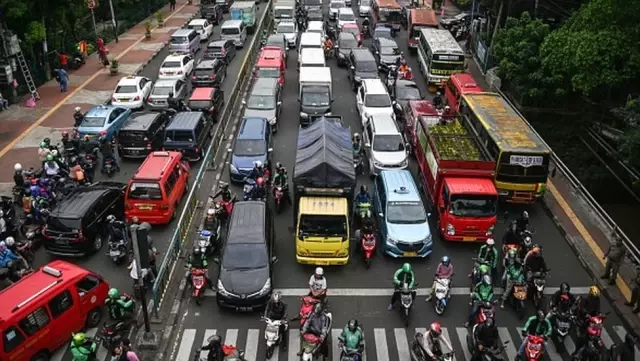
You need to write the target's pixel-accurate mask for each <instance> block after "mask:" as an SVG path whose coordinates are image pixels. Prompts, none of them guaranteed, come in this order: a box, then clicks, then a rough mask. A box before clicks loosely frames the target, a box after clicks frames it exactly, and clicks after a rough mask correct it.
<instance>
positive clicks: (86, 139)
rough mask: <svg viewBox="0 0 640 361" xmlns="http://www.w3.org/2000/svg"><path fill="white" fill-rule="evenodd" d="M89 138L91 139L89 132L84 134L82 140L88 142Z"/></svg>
mask: <svg viewBox="0 0 640 361" xmlns="http://www.w3.org/2000/svg"><path fill="white" fill-rule="evenodd" d="M90 140H91V136H90V135H89V134H87V135H85V136H84V141H85V142H88V141H90Z"/></svg>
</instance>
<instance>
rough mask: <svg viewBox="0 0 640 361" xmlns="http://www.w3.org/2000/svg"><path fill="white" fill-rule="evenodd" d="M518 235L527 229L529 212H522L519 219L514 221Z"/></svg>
mask: <svg viewBox="0 0 640 361" xmlns="http://www.w3.org/2000/svg"><path fill="white" fill-rule="evenodd" d="M516 225H517V229H516V230H517V231H518V234H520V233H522V232H524V231H526V230H528V229H529V212H527V211H522V214H521V215H520V218H518V219H517V220H516Z"/></svg>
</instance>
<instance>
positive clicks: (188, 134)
mask: <svg viewBox="0 0 640 361" xmlns="http://www.w3.org/2000/svg"><path fill="white" fill-rule="evenodd" d="M166 141H167V142H189V143H191V142H193V132H192V131H190V130H174V131H169V132H167V139H166Z"/></svg>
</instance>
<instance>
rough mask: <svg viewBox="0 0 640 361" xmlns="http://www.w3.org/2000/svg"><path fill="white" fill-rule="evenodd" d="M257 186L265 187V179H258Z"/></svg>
mask: <svg viewBox="0 0 640 361" xmlns="http://www.w3.org/2000/svg"><path fill="white" fill-rule="evenodd" d="M256 184H257V185H259V186H262V185H264V178H262V177H258V179H256Z"/></svg>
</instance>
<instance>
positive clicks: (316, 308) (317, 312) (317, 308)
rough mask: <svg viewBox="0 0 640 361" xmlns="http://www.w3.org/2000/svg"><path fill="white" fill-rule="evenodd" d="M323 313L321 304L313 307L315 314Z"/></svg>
mask: <svg viewBox="0 0 640 361" xmlns="http://www.w3.org/2000/svg"><path fill="white" fill-rule="evenodd" d="M321 312H322V305H321V304H320V303H316V305H315V306H314V307H313V313H315V314H316V315H319V314H320V313H321Z"/></svg>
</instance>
